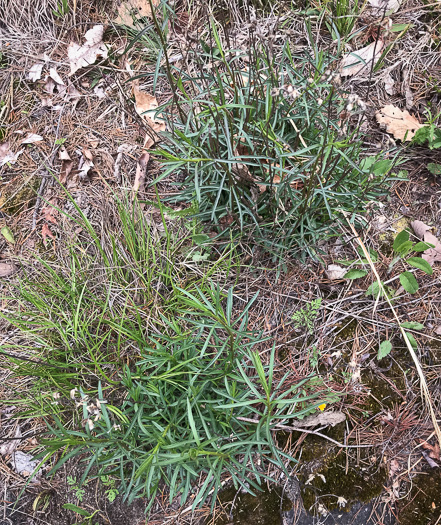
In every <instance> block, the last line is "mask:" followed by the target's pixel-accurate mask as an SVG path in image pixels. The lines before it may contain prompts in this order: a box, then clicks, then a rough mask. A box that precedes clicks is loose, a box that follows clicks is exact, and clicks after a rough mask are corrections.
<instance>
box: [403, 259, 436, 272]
mask: <svg viewBox="0 0 441 525" xmlns="http://www.w3.org/2000/svg"><path fill="white" fill-rule="evenodd" d="M407 262H408V263H409V264H410V265H411V266H413V267H414V268H418V269H420V270H422V271H423V272H425V273H427V275H432V273H433V269H432V267H431V266H430V264H429V263H428V262H427V261H426V260H424V259H422V258H421V257H410V259H407Z"/></svg>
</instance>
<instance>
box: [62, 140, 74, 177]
mask: <svg viewBox="0 0 441 525" xmlns="http://www.w3.org/2000/svg"><path fill="white" fill-rule="evenodd" d="M58 158H59V159H60V160H61V171H60V182H61V184H66V181H67V178H68V177H69V175H70V172H71V171H72V168H73V161H72V159H71V158H70V155H69V153H68V152H67V150H66V148H65V147H64V146H63V147H62V148H61V149H60V151H59V153H58Z"/></svg>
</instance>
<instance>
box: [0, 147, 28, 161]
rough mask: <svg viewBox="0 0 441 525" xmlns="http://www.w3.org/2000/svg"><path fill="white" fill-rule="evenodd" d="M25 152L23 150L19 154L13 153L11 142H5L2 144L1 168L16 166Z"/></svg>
mask: <svg viewBox="0 0 441 525" xmlns="http://www.w3.org/2000/svg"><path fill="white" fill-rule="evenodd" d="M23 151H24V149H21V150H19V151H17V153H12V151H11V150H10V144H9V142H3V143H2V144H0V166H4V165H5V164H14V163H15V162H17V159H18V157H19V156H20V155H21V154H22V153H23Z"/></svg>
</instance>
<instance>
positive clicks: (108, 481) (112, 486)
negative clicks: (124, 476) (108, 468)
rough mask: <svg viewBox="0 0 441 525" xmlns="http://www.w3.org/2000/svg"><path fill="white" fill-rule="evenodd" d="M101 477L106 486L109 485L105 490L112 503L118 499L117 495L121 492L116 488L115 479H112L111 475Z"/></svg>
mask: <svg viewBox="0 0 441 525" xmlns="http://www.w3.org/2000/svg"><path fill="white" fill-rule="evenodd" d="M100 479H101V483H102V484H103V485H104V486H105V487H108V488H107V489H106V492H105V494H106V496H107V499H108V500H109V502H110V503H113V502H114V501H115V499H116V496H118V494H119V491H118V489H117V488H115V480H114V479H112V478H111V477H110V476H101V477H100Z"/></svg>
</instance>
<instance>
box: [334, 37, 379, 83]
mask: <svg viewBox="0 0 441 525" xmlns="http://www.w3.org/2000/svg"><path fill="white" fill-rule="evenodd" d="M383 48H384V42H383V41H382V40H378V41H376V42H372V43H371V44H369V45H368V46H366V47H363V48H361V49H358V50H357V51H352V52H351V53H348V54H347V55H345V56H344V57H343V59H342V61H341V66H340V69H341V76H342V77H351V76H353V75H358V74H362V75H367V74H369V73H370V71H371V69H372V68H373V67H374V66H375V64H376V63H377V62H378V59H379V58H380V56H381V52H382V51H383Z"/></svg>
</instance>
